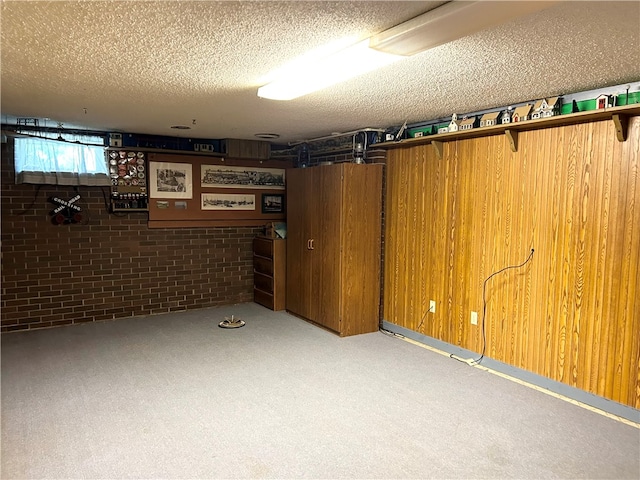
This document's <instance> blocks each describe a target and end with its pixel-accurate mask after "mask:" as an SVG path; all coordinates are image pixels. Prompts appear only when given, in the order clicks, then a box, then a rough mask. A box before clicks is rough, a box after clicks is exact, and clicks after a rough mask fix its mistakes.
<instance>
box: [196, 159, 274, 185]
mask: <svg viewBox="0 0 640 480" xmlns="http://www.w3.org/2000/svg"><path fill="white" fill-rule="evenodd" d="M284 173H285V170H284V169H283V168H258V167H230V166H226V165H202V166H201V168H200V180H201V186H202V187H205V188H207V187H212V188H213V187H215V188H261V189H263V190H266V189H272V190H284V187H285V185H284Z"/></svg>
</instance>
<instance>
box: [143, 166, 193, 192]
mask: <svg viewBox="0 0 640 480" xmlns="http://www.w3.org/2000/svg"><path fill="white" fill-rule="evenodd" d="M149 186H150V192H149V196H150V197H151V198H193V193H192V192H193V189H192V186H193V175H192V173H191V164H190V163H166V162H149Z"/></svg>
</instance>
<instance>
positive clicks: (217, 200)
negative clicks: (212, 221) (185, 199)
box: [201, 193, 256, 210]
mask: <svg viewBox="0 0 640 480" xmlns="http://www.w3.org/2000/svg"><path fill="white" fill-rule="evenodd" d="M201 208H202V210H255V209H256V196H255V195H249V194H246V193H238V194H236V193H231V194H228V193H203V194H202V205H201Z"/></svg>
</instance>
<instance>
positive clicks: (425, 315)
mask: <svg viewBox="0 0 640 480" xmlns="http://www.w3.org/2000/svg"><path fill="white" fill-rule="evenodd" d="M433 307H434V305H431V306H430V307H429V310H427V311H426V312H424V315H423V316H422V320H420V325H418V328H417V329H416V331H417V332H420V327H422V324H423V323H424V319H425V318H427V314H428V313H429V312H430V311H431V309H432V308H433Z"/></svg>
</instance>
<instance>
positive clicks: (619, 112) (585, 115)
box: [375, 104, 640, 158]
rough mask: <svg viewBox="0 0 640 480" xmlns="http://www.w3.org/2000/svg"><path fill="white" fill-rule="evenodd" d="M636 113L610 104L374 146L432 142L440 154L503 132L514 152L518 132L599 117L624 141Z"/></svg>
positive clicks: (638, 106) (639, 111) (634, 109)
mask: <svg viewBox="0 0 640 480" xmlns="http://www.w3.org/2000/svg"><path fill="white" fill-rule="evenodd" d="M636 115H640V104H633V105H624V106H621V107H609V108H604V109H600V110H590V111H588V112H576V113H568V114H565V115H557V116H554V117H548V118H539V119H535V120H525V121H523V122H516V123H507V124H500V125H493V126H491V127H478V128H473V129H471V130H464V131H457V132H447V133H437V134H434V135H429V136H426V137H416V138H407V139H404V140H400V141H397V142H396V141H393V142H383V143H377V144H375V147H376V148H387V149H389V148H403V147H413V146H416V145H428V144H432V145H433V146H434V148H435V150H436V152H437V154H438V157H439V158H442V149H443V144H444V143H445V142H451V141H455V140H462V139H466V138H477V137H484V136H488V135H499V134H505V135H506V136H507V138H508V140H509V144H510V146H511V150H512V151H514V152H517V151H518V133H519V132H523V131H529V130H538V129H541V128H551V127H560V126H565V125H575V124H579V123H587V122H597V121H601V120H612V121H613V123H614V125H615V128H616V138H617V140H618V141H620V142H624V141H625V140H626V139H627V128H628V123H629V122H628V118H629V117H632V116H636Z"/></svg>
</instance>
